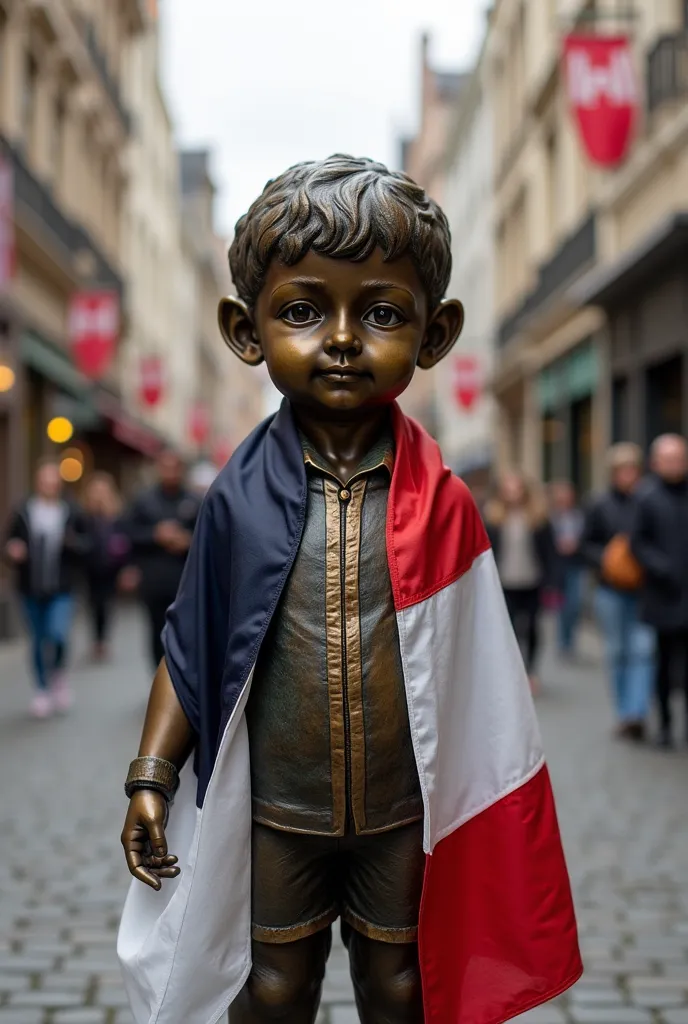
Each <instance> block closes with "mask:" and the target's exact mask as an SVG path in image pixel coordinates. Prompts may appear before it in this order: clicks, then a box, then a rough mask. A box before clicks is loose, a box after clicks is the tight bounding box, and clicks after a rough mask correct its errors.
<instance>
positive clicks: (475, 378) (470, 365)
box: [452, 355, 483, 412]
mask: <svg viewBox="0 0 688 1024" xmlns="http://www.w3.org/2000/svg"><path fill="white" fill-rule="evenodd" d="M452 375H453V389H454V397H455V398H456V401H457V402H458V404H459V405H460V406H461V408H462V409H465V410H466V412H470V410H471V409H472V408H473V406H474V405H475V403H476V402H477V401H478V399H479V398H480V393H481V391H482V383H483V382H482V374H481V372H480V361H479V359H478V357H477V356H471V355H464V356H455V358H454V361H453V365H452Z"/></svg>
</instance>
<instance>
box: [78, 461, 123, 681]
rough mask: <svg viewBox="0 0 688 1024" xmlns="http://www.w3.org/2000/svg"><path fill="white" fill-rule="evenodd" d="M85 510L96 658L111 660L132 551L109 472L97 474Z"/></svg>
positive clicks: (88, 487) (90, 483)
mask: <svg viewBox="0 0 688 1024" xmlns="http://www.w3.org/2000/svg"><path fill="white" fill-rule="evenodd" d="M84 511H85V513H86V524H87V531H88V533H89V535H90V537H91V551H90V555H89V558H88V561H87V564H86V580H87V583H88V596H89V601H88V610H89V613H90V617H91V624H92V629H93V659H94V661H103V660H104V659H105V658H106V657H107V640H108V636H109V632H110V621H111V618H112V607H113V603H114V599H115V592H116V583H117V576H118V573H119V572H120V570H121V568H122V566H123V565H124V561H125V558H126V556H127V553H128V551H129V549H130V543H129V539H128V537H127V536H126V534H125V533H124V530H123V527H122V524H121V522H120V520H121V501H120V498H119V494H118V493H117V488H116V486H115V482H114V480H113V479H112V477H111V476H110V474H109V473H94V474H93V476H92V477H91V478H90V480H89V481H88V483H87V485H86V490H85V493H84Z"/></svg>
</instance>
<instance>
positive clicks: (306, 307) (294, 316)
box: [280, 302, 322, 326]
mask: <svg viewBox="0 0 688 1024" xmlns="http://www.w3.org/2000/svg"><path fill="white" fill-rule="evenodd" d="M280 319H281V320H286V322H287V323H288V324H298V325H299V326H303V324H312V323H315V322H316V321H318V320H322V317H321V316H320V313H318V311H317V309H316V308H315V306H312V305H311V304H310V302H294V303H293V304H292V305H291V306H288V307H287V309H285V310H284V312H283V313H280Z"/></svg>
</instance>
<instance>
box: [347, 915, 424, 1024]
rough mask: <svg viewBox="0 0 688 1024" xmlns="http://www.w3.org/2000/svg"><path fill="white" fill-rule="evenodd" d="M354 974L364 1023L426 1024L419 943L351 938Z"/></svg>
mask: <svg viewBox="0 0 688 1024" xmlns="http://www.w3.org/2000/svg"><path fill="white" fill-rule="evenodd" d="M348 946H349V957H350V959H351V975H352V977H353V981H354V988H355V991H356V1006H357V1007H358V1015H359V1017H360V1020H361V1024H423V993H422V989H421V981H420V966H419V963H418V943H417V942H408V943H404V944H396V945H393V944H391V943H388V942H376V941H375V939H368V938H366V936H365V935H361V934H360V932H356V931H353V930H352V931H351V933H350V935H349V941H348Z"/></svg>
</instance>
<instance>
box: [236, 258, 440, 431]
mask: <svg viewBox="0 0 688 1024" xmlns="http://www.w3.org/2000/svg"><path fill="white" fill-rule="evenodd" d="M254 325H255V333H256V336H257V339H258V341H259V343H260V347H261V349H262V353H263V356H264V358H265V361H266V363H267V367H268V371H269V373H270V377H271V378H272V380H273V382H274V384H275V386H276V387H277V388H278V389H279V390H280V391H281V392H282V394H284V395H286V397H287V398H288V399H289V400H290V401H291V402H292V403H293V404H294V405H296V406H302V407H309V408H311V409H315V408H319V409H320V410H321V411H322V412H323V413H326V412H327V411H329V412H331V413H332V412H334V413H338V414H342V413H348V414H352V413H355V412H356V410H360V409H363V408H370V407H371V406H378V405H382V404H387V403H390V402H392V401H394V399H395V398H397V397H398V395H400V394H401V393H402V391H404V390H405V388H406V387H408V385H409V383H410V381H411V378H412V377H413V373H414V370H415V367H416V363H417V361H418V358H419V354H420V351H421V347H422V345H423V341H424V338H425V335H426V330H427V326H428V303H427V298H426V295H425V291H424V289H423V287H422V285H421V283H420V281H419V278H418V275H417V273H416V270H415V267H414V265H413V262H412V261H411V259H410V257H408V256H405V257H403V258H401V259H399V260H395V261H394V262H390V263H386V262H385V261H384V260H383V259H382V255H381V253H380V251H379V250H376V251H375V252H373V254H372V255H371V256H369V257H368V259H366V260H363V261H361V262H352V261H350V260H345V259H334V258H332V257H330V256H321V255H319V254H317V253H314V252H309V253H307V254H306V256H304V258H303V259H302V260H300V261H299V263H297V264H295V265H294V266H291V267H287V266H285V265H284V264H283V263H279V262H277V261H273V263H272V264H271V265H270V268H269V270H268V273H267V277H266V280H265V284H264V286H263V288H262V290H261V293H260V295H259V297H258V301H257V303H256V307H255V311H254Z"/></svg>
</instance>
